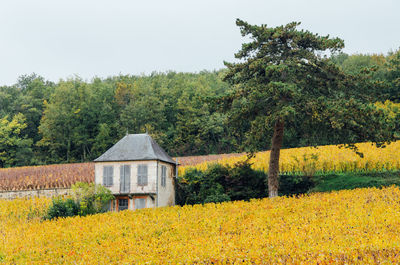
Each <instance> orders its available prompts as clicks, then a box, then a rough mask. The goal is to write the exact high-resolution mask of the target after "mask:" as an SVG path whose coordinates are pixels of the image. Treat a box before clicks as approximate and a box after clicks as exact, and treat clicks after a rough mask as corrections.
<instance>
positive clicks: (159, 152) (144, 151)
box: [94, 134, 175, 164]
mask: <svg viewBox="0 0 400 265" xmlns="http://www.w3.org/2000/svg"><path fill="white" fill-rule="evenodd" d="M134 160H160V161H164V162H167V163H172V164H175V161H174V160H173V159H172V157H170V156H169V155H168V154H167V153H166V152H165V151H164V149H162V148H161V147H160V146H159V145H158V144H157V143H156V142H155V141H154V140H153V139H152V138H151V137H150V135H148V134H128V135H126V136H125V137H124V138H122V139H121V140H119V141H118V142H117V143H116V144H115V145H114V146H113V147H111V148H110V149H108V150H107V151H106V152H105V153H104V154H102V155H101V156H100V157H98V158H97V159H95V160H94V162H106V161H134Z"/></svg>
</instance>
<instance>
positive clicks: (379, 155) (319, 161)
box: [179, 141, 400, 176]
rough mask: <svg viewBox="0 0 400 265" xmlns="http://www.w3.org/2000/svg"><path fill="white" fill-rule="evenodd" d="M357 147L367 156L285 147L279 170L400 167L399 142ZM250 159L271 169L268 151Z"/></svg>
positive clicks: (339, 150) (228, 160) (181, 171)
mask: <svg viewBox="0 0 400 265" xmlns="http://www.w3.org/2000/svg"><path fill="white" fill-rule="evenodd" d="M356 146H357V147H358V149H359V152H361V153H362V154H363V155H364V157H360V156H359V155H357V154H356V153H355V152H354V151H352V150H350V149H348V148H344V147H341V146H338V145H326V146H318V147H300V148H290V149H282V150H281V156H280V163H279V168H280V172H282V173H294V174H303V173H305V174H314V173H330V172H360V171H361V172H364V171H385V170H390V171H393V170H400V141H396V142H393V143H391V144H389V145H387V146H386V147H385V148H378V147H376V146H374V145H373V144H372V143H359V144H356ZM246 157H247V156H246V155H243V156H238V157H229V158H222V159H220V160H216V161H211V162H203V163H199V164H197V165H194V166H184V167H180V168H179V175H180V176H183V175H184V174H185V171H186V170H188V169H190V168H196V169H199V170H206V169H207V168H208V166H209V165H210V164H213V163H219V164H223V165H229V166H233V165H234V164H235V163H237V162H239V161H243V160H245V159H246ZM250 162H251V163H253V165H252V168H254V169H257V170H262V171H265V172H268V166H269V151H266V152H258V153H256V155H255V157H254V158H253V159H251V160H250Z"/></svg>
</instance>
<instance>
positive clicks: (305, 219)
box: [0, 187, 400, 264]
mask: <svg viewBox="0 0 400 265" xmlns="http://www.w3.org/2000/svg"><path fill="white" fill-rule="evenodd" d="M47 204H48V199H35V200H32V201H29V200H21V199H20V200H15V201H4V200H0V210H1V212H0V263H4V264H332V263H334V264H398V262H399V260H400V254H399V253H400V233H399V230H400V189H399V188H398V187H388V188H383V189H377V188H369V189H356V190H343V191H339V192H332V193H315V194H311V195H303V196H301V197H299V198H294V197H290V198H286V197H277V198H273V199H262V200H252V201H250V202H243V201H236V202H227V203H221V204H213V203H211V204H205V205H194V206H184V207H178V206H176V207H165V208H156V209H142V210H137V211H124V212H119V213H105V214H98V215H93V216H86V217H73V218H65V219H64V218H62V219H58V220H53V221H42V220H40V219H39V218H37V216H36V215H35V214H37V213H39V212H42V211H43V209H44V208H45V207H44V206H46V205H47ZM32 213H34V214H33V215H32ZM32 216H33V217H34V218H32Z"/></svg>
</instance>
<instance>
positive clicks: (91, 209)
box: [72, 182, 114, 215]
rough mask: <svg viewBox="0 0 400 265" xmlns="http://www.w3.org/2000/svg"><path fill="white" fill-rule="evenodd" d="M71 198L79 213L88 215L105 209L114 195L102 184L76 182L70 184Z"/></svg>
mask: <svg viewBox="0 0 400 265" xmlns="http://www.w3.org/2000/svg"><path fill="white" fill-rule="evenodd" d="M72 198H73V199H74V201H75V202H76V203H77V204H78V205H79V215H88V214H95V213H101V212H104V211H106V210H107V206H108V203H109V201H110V200H112V199H114V196H113V195H112V194H111V191H110V190H109V189H107V188H106V187H104V186H103V185H100V184H95V183H84V182H78V183H76V184H74V185H72Z"/></svg>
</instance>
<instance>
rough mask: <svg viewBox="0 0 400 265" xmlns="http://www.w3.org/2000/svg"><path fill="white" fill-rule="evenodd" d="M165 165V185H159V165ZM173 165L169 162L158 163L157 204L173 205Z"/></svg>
mask: <svg viewBox="0 0 400 265" xmlns="http://www.w3.org/2000/svg"><path fill="white" fill-rule="evenodd" d="M162 165H164V166H166V167H167V178H166V183H165V184H166V185H165V187H163V186H161V166H162ZM174 169H175V165H171V164H169V163H164V162H159V163H158V206H159V207H162V206H172V205H175V180H174V176H175V170H174Z"/></svg>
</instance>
